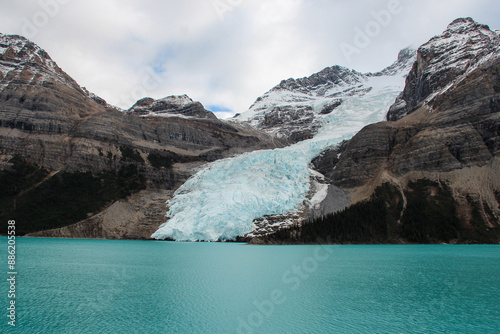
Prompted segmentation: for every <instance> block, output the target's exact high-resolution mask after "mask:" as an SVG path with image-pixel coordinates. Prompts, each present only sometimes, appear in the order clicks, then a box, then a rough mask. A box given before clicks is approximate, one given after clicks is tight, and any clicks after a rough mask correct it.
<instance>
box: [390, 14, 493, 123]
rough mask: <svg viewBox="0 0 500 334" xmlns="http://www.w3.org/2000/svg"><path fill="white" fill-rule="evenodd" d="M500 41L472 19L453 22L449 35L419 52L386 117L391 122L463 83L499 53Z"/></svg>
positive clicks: (432, 42)
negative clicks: (401, 90) (403, 85)
mask: <svg viewBox="0 0 500 334" xmlns="http://www.w3.org/2000/svg"><path fill="white" fill-rule="evenodd" d="M499 45H500V37H499V36H498V34H497V33H496V32H494V31H492V30H490V29H489V27H488V26H486V25H483V24H479V23H477V22H475V21H474V20H473V19H471V18H460V19H457V20H455V21H453V22H452V23H451V24H450V25H449V26H448V29H447V30H446V31H444V32H443V33H442V34H441V35H439V36H436V37H434V38H432V39H431V40H430V41H429V42H427V43H426V44H424V45H422V46H421V47H420V48H419V49H418V51H417V61H416V62H415V63H414V64H413V68H412V69H411V71H410V73H409V75H408V77H407V78H406V87H405V89H404V91H403V92H402V93H401V95H400V96H399V97H398V99H397V100H396V102H395V103H394V105H393V106H392V107H391V109H390V110H389V113H388V114H387V119H388V120H390V121H395V120H398V119H400V118H402V117H404V116H405V115H407V114H409V113H411V112H412V111H414V110H415V109H416V108H417V107H418V106H419V105H420V104H421V103H424V104H425V103H426V102H427V101H428V100H429V99H432V95H436V94H438V93H439V92H440V91H442V90H445V89H446V88H447V86H449V85H453V84H454V82H457V81H459V80H461V79H462V78H463V77H464V76H466V75H467V73H470V72H471V71H472V70H474V68H476V67H477V66H478V65H479V64H481V63H482V62H484V61H487V60H488V59H489V57H490V56H491V55H492V54H494V53H497V52H498V49H499Z"/></svg>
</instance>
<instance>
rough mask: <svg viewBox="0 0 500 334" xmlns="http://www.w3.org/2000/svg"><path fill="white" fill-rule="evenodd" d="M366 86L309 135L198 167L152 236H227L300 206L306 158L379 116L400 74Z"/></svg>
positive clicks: (398, 85)
mask: <svg viewBox="0 0 500 334" xmlns="http://www.w3.org/2000/svg"><path fill="white" fill-rule="evenodd" d="M366 86H367V87H371V88H372V89H371V90H370V91H369V92H368V93H366V92H364V93H362V94H360V95H355V96H346V97H342V98H343V101H344V102H343V103H342V105H341V106H340V107H338V108H337V109H335V111H334V112H332V113H331V114H330V115H328V116H327V117H325V118H324V121H323V126H322V128H321V129H320V131H319V132H318V134H317V135H316V136H315V137H314V138H312V139H310V140H306V141H303V142H299V143H297V144H294V145H292V146H289V147H285V148H281V149H274V150H261V151H254V152H250V153H245V154H242V155H239V156H237V157H234V158H228V159H223V160H219V161H216V162H213V163H211V164H209V165H208V166H206V167H205V168H203V169H202V170H200V171H199V172H198V173H197V174H195V175H194V176H193V177H191V178H190V179H189V180H188V181H187V182H186V183H185V184H184V185H182V186H181V187H180V188H179V189H178V190H177V191H176V193H175V196H174V197H173V198H172V199H171V200H169V201H168V202H167V205H168V207H169V211H168V213H167V217H169V218H170V219H169V220H168V221H167V222H166V223H164V224H163V225H162V226H160V228H159V229H158V230H157V231H156V232H155V233H154V234H153V235H152V237H153V238H155V239H165V238H171V239H175V240H179V241H198V240H204V241H216V240H231V239H235V238H236V237H237V236H242V235H244V234H246V233H248V232H250V231H251V230H252V222H253V220H254V219H257V218H260V217H263V216H265V215H271V214H285V213H289V212H294V211H297V210H298V209H300V207H301V206H303V205H305V204H306V203H305V201H306V194H307V192H308V191H309V188H310V180H311V179H310V177H311V176H312V174H313V173H312V171H310V170H309V164H310V161H311V160H312V159H313V158H314V157H315V156H317V155H318V154H319V153H320V152H321V151H323V150H324V149H325V148H327V147H330V146H332V145H336V144H338V143H340V142H341V141H342V140H344V139H349V138H351V137H352V136H354V135H355V134H356V133H357V132H358V131H359V130H361V128H363V127H364V126H365V125H367V124H371V123H374V122H378V121H382V120H384V118H385V115H386V112H387V110H388V109H389V107H390V105H391V104H392V103H393V102H394V100H395V98H396V96H397V95H398V93H399V92H400V91H401V90H402V88H403V86H404V78H403V77H402V76H394V77H374V78H370V79H369V80H368V81H367V82H366Z"/></svg>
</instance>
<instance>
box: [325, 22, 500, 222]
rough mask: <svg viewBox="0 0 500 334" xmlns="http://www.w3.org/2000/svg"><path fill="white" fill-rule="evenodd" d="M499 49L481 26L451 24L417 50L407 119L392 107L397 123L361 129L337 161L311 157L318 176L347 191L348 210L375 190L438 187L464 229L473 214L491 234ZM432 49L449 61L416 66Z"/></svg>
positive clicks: (498, 213)
mask: <svg viewBox="0 0 500 334" xmlns="http://www.w3.org/2000/svg"><path fill="white" fill-rule="evenodd" d="M450 34H451V35H450ZM455 35H457V36H458V37H457V36H455ZM454 36H455V37H454ZM490 37H491V38H490ZM457 40H459V41H463V40H464V41H467V43H466V45H467V47H466V50H474V54H475V55H479V56H478V58H477V59H476V58H474V59H473V58H469V56H470V54H469V53H464V52H463V51H464V49H463V48H461V47H457ZM495 43H496V44H495ZM499 44H500V39H498V38H497V36H496V34H495V33H494V32H492V31H489V29H487V28H486V27H485V26H483V25H479V24H477V23H475V22H473V21H471V20H470V19H459V20H456V21H454V23H452V24H451V25H450V26H449V28H448V30H447V31H446V32H445V33H444V34H443V35H441V38H440V39H439V38H433V39H432V40H431V41H430V42H429V43H427V44H425V45H424V47H422V48H420V49H419V60H418V61H417V62H416V63H415V65H414V67H413V69H412V74H411V75H410V76H408V78H407V81H406V87H405V91H404V94H407V93H408V92H412V93H411V94H409V95H408V94H407V95H404V96H412V97H415V99H413V100H411V99H407V100H406V101H407V102H408V105H409V106H411V105H413V106H414V107H412V108H410V109H408V110H411V111H412V112H411V113H410V114H408V115H407V116H405V117H402V116H403V115H404V114H405V113H406V112H403V113H401V114H398V113H395V112H394V110H395V109H394V106H393V108H391V111H390V112H389V114H390V117H389V118H399V120H397V121H389V122H382V123H377V124H372V125H369V126H367V127H365V128H363V130H361V131H360V132H359V133H358V134H357V135H356V136H354V137H353V138H352V139H351V140H350V141H349V142H348V144H347V145H346V146H345V147H344V148H343V149H342V154H341V155H340V156H339V154H338V153H339V152H337V151H335V150H332V151H330V152H325V153H324V155H323V157H319V158H318V161H317V162H316V164H317V166H318V168H319V169H320V170H322V171H324V172H325V174H326V175H327V176H329V177H330V178H331V179H332V180H333V183H334V184H335V185H337V186H339V187H341V188H343V189H345V190H347V191H349V192H350V194H351V198H352V200H353V201H355V202H356V201H359V200H363V199H366V198H368V197H369V196H370V194H371V193H372V191H373V190H374V188H375V187H376V186H377V185H380V184H382V183H383V182H390V183H393V184H395V185H397V186H398V187H400V188H401V189H403V188H405V187H406V185H407V184H408V182H410V181H415V180H419V179H429V180H433V181H438V182H445V183H447V184H448V185H449V186H450V187H451V190H452V194H453V197H454V200H455V201H456V203H458V207H457V210H458V212H459V216H460V217H461V219H462V222H463V223H464V224H469V223H470V222H471V221H472V219H473V217H474V214H472V213H471V212H472V211H473V207H474V206H477V207H478V209H477V210H478V212H480V213H481V217H482V218H481V219H483V220H484V221H485V222H486V224H487V226H488V228H491V229H498V227H499V221H500V219H499V218H500V208H499V202H498V193H499V191H500V168H499V162H500V149H499V146H500V144H499V143H500V108H499V107H498V101H499V98H500V52H499V51H498V50H499V49H498V46H499ZM432 45H439V46H440V50H449V52H451V53H450V54H448V55H444V54H443V55H440V56H439V57H438V56H437V54H438V52H437V51H434V58H432V57H431V58H426V59H427V60H425V61H423V60H422V59H423V58H422V54H423V52H422V50H428V48H429V47H430V46H432ZM431 49H432V48H431ZM439 54H440V53H439ZM430 64H432V66H431V65H430ZM449 64H452V65H449ZM453 64H455V65H453ZM472 64H474V65H472ZM453 67H454V68H455V69H457V70H453V69H452V68H453ZM445 74H446V75H445ZM439 78H443V80H442V81H439V80H438V79H439ZM418 87H420V88H418ZM424 88H425V89H424ZM427 90H428V91H427ZM422 99H424V100H425V101H424V103H421V101H420V100H422ZM412 101H413V102H412ZM419 101H420V102H419ZM415 106H416V107H415ZM400 117H401V118H400ZM471 210H472V211H471ZM478 219H479V218H478ZM470 228H471V229H478V228H479V227H478V226H477V225H472V226H471V227H470Z"/></svg>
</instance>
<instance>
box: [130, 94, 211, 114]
mask: <svg viewBox="0 0 500 334" xmlns="http://www.w3.org/2000/svg"><path fill="white" fill-rule="evenodd" d="M126 113H128V114H134V115H139V116H142V117H192V118H207V119H217V116H215V115H214V114H213V113H212V112H211V111H208V110H206V109H205V108H204V107H203V105H202V104H201V103H200V102H196V101H193V100H192V99H191V98H190V97H189V96H187V95H185V94H184V95H171V96H167V97H164V98H162V99H158V100H154V99H153V98H150V97H146V98H143V99H140V100H139V101H137V102H136V103H135V104H134V105H133V106H132V107H131V108H130V109H129V110H127V111H126Z"/></svg>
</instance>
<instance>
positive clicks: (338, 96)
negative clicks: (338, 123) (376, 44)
mask: <svg viewBox="0 0 500 334" xmlns="http://www.w3.org/2000/svg"><path fill="white" fill-rule="evenodd" d="M414 60H415V50H412V49H404V50H402V51H401V52H400V54H399V56H398V60H397V61H396V62H395V63H394V64H392V65H391V66H389V67H387V68H386V69H384V70H382V71H380V72H377V73H365V74H364V73H360V72H358V71H355V70H351V69H348V68H346V67H343V66H338V65H337V66H332V67H327V68H325V69H323V70H322V71H320V72H318V73H315V74H313V75H311V76H309V77H305V78H300V79H292V78H290V79H287V80H283V81H281V83H280V84H278V85H276V86H275V87H273V88H272V89H271V90H269V91H268V92H267V93H265V94H264V95H262V96H261V97H259V98H258V99H257V100H256V101H255V102H254V103H253V104H252V106H251V107H250V108H249V110H247V111H245V112H243V113H242V114H239V115H237V116H235V117H234V118H233V121H238V122H244V123H249V124H250V125H252V126H253V127H255V128H258V129H261V130H264V131H266V132H268V133H271V134H274V135H276V136H277V137H279V138H288V139H289V140H290V141H291V142H298V141H301V140H304V139H308V138H311V137H312V136H314V135H315V134H316V133H317V131H318V129H319V128H320V127H321V124H322V122H323V121H324V118H325V115H328V114H330V113H331V112H332V111H333V110H334V109H336V108H337V107H339V106H340V105H341V104H342V101H343V98H345V97H348V96H353V95H356V94H364V93H366V92H368V91H370V90H371V89H373V87H374V85H381V84H382V85H383V80H380V79H381V78H384V77H385V78H387V79H389V80H388V81H387V82H386V83H387V84H389V85H390V82H389V81H390V78H400V77H401V76H404V75H406V73H408V71H409V70H410V68H411V65H412V64H413V62H414Z"/></svg>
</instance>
